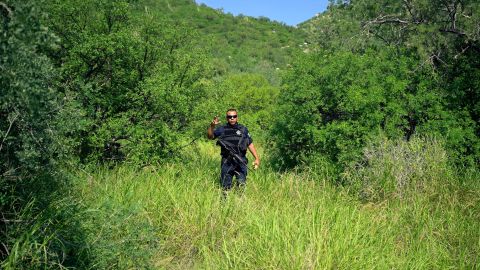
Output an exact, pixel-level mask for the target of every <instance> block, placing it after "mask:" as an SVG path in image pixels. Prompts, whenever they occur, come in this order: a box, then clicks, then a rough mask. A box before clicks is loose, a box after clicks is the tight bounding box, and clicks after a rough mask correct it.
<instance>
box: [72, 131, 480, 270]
mask: <svg viewBox="0 0 480 270" xmlns="http://www.w3.org/2000/svg"><path fill="white" fill-rule="evenodd" d="M414 144H416V145H414ZM189 150H191V153H193V154H190V155H188V154H187V155H186V156H185V158H184V159H183V160H182V162H178V163H172V164H163V165H157V166H151V167H147V168H143V169H141V170H134V169H131V168H129V167H128V166H122V167H118V168H116V169H114V170H108V169H104V168H99V169H98V170H97V171H96V172H95V173H93V174H89V173H86V172H79V173H78V177H77V180H76V182H75V183H74V186H75V191H74V193H75V198H76V200H77V203H78V204H79V205H81V208H82V209H83V210H82V211H80V212H79V213H78V214H77V218H78V221H79V222H80V224H81V225H80V226H81V229H82V231H83V233H84V234H85V237H86V239H85V243H86V245H87V246H86V250H88V258H89V260H90V262H91V264H90V265H91V268H95V269H142V268H151V269H164V268H165V269H324V268H353V269H364V268H368V269H370V268H380V269H385V268H389V269H391V268H402V269H405V268H407V269H411V268H421V269H432V268H435V269H437V268H442V269H443V268H455V269H472V268H478V267H480V261H479V259H478V258H479V257H480V199H479V198H480V183H479V181H478V174H474V173H472V174H470V175H468V174H466V176H465V175H464V176H463V178H462V181H459V178H458V176H457V175H456V174H455V171H454V170H453V169H451V168H448V167H446V166H447V164H446V163H443V159H441V160H440V161H439V162H437V163H434V164H431V166H430V165H429V164H426V163H425V164H423V163H422V164H423V165H422V164H419V163H418V162H420V161H419V160H422V158H423V160H424V161H425V162H427V161H428V162H430V161H431V160H438V159H437V158H438V156H436V155H440V156H441V155H442V153H443V152H442V150H441V145H438V144H437V143H436V142H430V141H426V140H423V141H414V142H412V143H411V144H410V145H409V144H407V145H402V144H401V143H391V144H389V145H383V146H382V145H380V146H375V147H373V148H372V149H370V150H371V151H381V152H382V153H376V154H373V152H371V155H370V154H368V153H369V152H368V151H370V150H367V152H366V153H367V154H368V155H369V158H370V159H369V160H368V162H364V163H363V164H361V166H360V165H357V166H356V167H353V168H356V171H349V172H348V171H347V172H346V173H345V175H344V177H346V178H348V181H350V182H352V183H353V182H359V183H361V185H359V186H355V185H350V186H347V187H338V186H334V185H332V184H330V181H329V179H318V178H317V177H316V176H314V175H313V174H308V173H300V172H297V173H296V172H289V173H278V172H274V171H272V170H271V169H270V168H269V167H268V165H267V164H266V163H265V164H263V167H262V168H261V169H259V170H258V171H255V172H250V174H249V176H248V183H247V188H246V190H245V192H243V193H242V192H239V191H235V190H234V191H232V192H230V193H229V194H228V196H227V197H226V198H225V199H223V197H222V194H221V191H220V189H219V186H218V174H219V164H220V160H219V156H218V151H217V150H218V149H215V148H214V147H213V144H212V143H205V142H200V143H199V144H197V145H195V146H193V149H189ZM398 151H400V152H401V151H404V152H405V153H408V152H409V151H413V152H411V153H410V154H409V155H414V156H415V155H417V158H411V159H409V158H406V156H405V157H402V156H401V155H399V154H398ZM415 151H420V152H418V153H420V154H415ZM375 155H376V156H375ZM405 155H407V154H405ZM374 156H375V157H374ZM395 158H397V159H399V160H397V161H394V159H395ZM382 162H383V163H382ZM396 162H398V166H403V167H402V168H405V170H406V171H405V172H404V173H402V172H401V170H403V169H400V168H397V167H396V165H395V163H396ZM421 162H423V161H421ZM424 165H425V166H427V167H424ZM389 166H390V167H389ZM409 166H410V167H409ZM411 166H417V168H418V170H422V171H415V169H413V171H412V169H411ZM428 166H430V167H428ZM407 172H411V173H410V174H409V173H407ZM405 173H406V175H404V174H405ZM399 179H401V181H403V182H401V183H398V181H400V180H399ZM443 180H448V181H443ZM348 181H347V182H348ZM431 182H432V183H435V185H430V183H431ZM407 186H408V187H409V188H407ZM427 187H428V188H427ZM367 191H369V192H370V193H368V192H367ZM407 191H408V192H407ZM362 194H363V195H362ZM365 194H367V195H369V197H368V199H367V200H366V199H365V198H366V197H365ZM372 194H375V195H374V196H373V195H372ZM379 194H380V195H379Z"/></svg>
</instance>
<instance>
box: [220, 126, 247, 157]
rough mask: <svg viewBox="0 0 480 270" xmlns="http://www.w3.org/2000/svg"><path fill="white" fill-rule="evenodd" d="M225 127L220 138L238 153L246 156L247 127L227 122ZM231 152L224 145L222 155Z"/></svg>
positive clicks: (225, 155) (227, 154)
mask: <svg viewBox="0 0 480 270" xmlns="http://www.w3.org/2000/svg"><path fill="white" fill-rule="evenodd" d="M223 128H224V129H223V133H222V134H221V135H220V136H218V140H221V141H222V142H224V143H225V144H226V145H228V146H229V147H230V149H232V150H233V151H234V152H235V153H236V154H239V155H241V156H245V155H246V154H247V147H248V145H247V143H248V138H247V134H246V133H247V129H246V128H245V127H244V126H242V125H240V124H236V125H235V126H231V125H228V124H227V125H225V126H224V127H223ZM217 144H218V143H217ZM229 154H230V153H229V151H228V150H227V149H225V148H224V147H222V151H221V155H222V156H223V157H228V156H229Z"/></svg>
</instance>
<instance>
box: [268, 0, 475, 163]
mask: <svg viewBox="0 0 480 270" xmlns="http://www.w3.org/2000/svg"><path fill="white" fill-rule="evenodd" d="M479 6H480V5H479V4H478V3H475V2H471V1H466V2H457V1H444V2H442V3H440V4H436V3H435V1H403V2H398V3H394V2H391V1H383V2H382V1H381V2H378V1H348V2H342V1H340V2H339V3H332V4H331V5H330V7H329V10H328V11H326V12H325V13H323V14H320V15H319V16H317V17H316V18H313V19H312V20H310V21H308V22H305V23H303V24H302V25H301V28H302V29H303V30H304V31H306V32H307V33H309V43H310V44H311V45H310V48H311V49H312V53H310V54H309V55H305V56H303V57H300V60H299V61H298V63H296V64H295V65H294V66H293V67H292V70H290V71H289V74H288V75H287V76H286V77H285V81H284V91H283V92H282V96H281V101H280V106H281V107H282V108H281V109H280V111H279V114H280V115H282V116H283V118H281V119H279V121H278V125H275V130H276V131H274V133H273V135H274V136H275V137H276V138H277V144H278V149H277V150H278V151H279V152H280V153H282V155H279V160H280V162H281V163H284V164H285V165H287V166H292V165H298V164H300V163H305V162H306V164H307V165H312V164H315V163H316V162H319V161H322V162H326V163H327V164H332V163H333V164H334V165H335V166H338V165H341V164H344V165H345V164H347V163H348V162H351V161H354V160H355V159H357V158H358V157H359V155H358V154H359V153H360V151H361V149H362V148H363V147H364V146H365V145H366V142H367V141H369V140H376V139H378V138H381V137H382V136H386V137H388V138H396V137H404V138H405V139H407V140H408V139H410V138H411V137H412V136H422V135H427V134H430V135H434V136H437V137H439V138H441V139H443V140H445V141H446V147H447V149H449V155H450V157H451V161H454V162H456V163H457V164H459V165H460V164H461V165H462V166H463V165H478V164H479V161H480V159H479V158H480V144H479V143H480V141H479V134H480V126H479V122H478V119H479V117H478V102H479V95H478V89H479V87H478V76H475V74H478V72H479V71H480V66H479V65H478V52H479V49H480V40H479V37H478V30H479V29H480V24H479V17H478V16H479V12H478V9H479ZM464 71H466V72H464ZM472 76H475V77H472ZM300 104H302V105H303V106H301V107H300V106H299V105H300ZM310 159H313V161H312V162H309V161H308V160H310Z"/></svg>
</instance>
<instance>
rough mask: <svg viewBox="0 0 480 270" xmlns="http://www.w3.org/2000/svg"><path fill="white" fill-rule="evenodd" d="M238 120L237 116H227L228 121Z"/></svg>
mask: <svg viewBox="0 0 480 270" xmlns="http://www.w3.org/2000/svg"><path fill="white" fill-rule="evenodd" d="M235 118H237V115H227V119H235Z"/></svg>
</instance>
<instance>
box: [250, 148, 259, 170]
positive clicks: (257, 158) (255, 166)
mask: <svg viewBox="0 0 480 270" xmlns="http://www.w3.org/2000/svg"><path fill="white" fill-rule="evenodd" d="M248 150H249V151H250V153H252V155H253V157H255V161H254V162H253V168H255V169H257V168H258V166H260V158H259V157H258V154H257V150H256V149H255V145H253V143H251V144H249V145H248Z"/></svg>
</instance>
